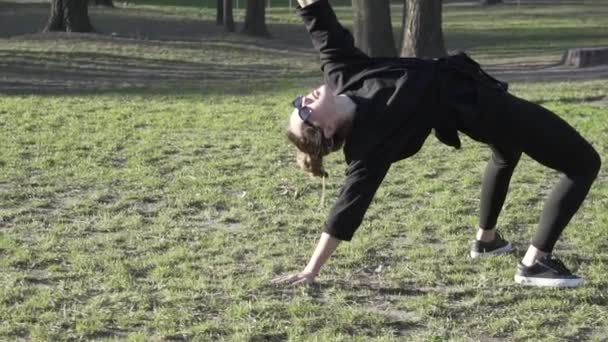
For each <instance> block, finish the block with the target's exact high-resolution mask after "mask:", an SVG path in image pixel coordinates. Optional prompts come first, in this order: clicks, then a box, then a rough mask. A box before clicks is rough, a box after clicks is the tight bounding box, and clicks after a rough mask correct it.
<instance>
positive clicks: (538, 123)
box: [457, 88, 601, 253]
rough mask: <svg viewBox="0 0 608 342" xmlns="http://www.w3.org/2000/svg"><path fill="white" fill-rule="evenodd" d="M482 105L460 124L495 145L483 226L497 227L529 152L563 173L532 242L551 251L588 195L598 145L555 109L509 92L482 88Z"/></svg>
mask: <svg viewBox="0 0 608 342" xmlns="http://www.w3.org/2000/svg"><path fill="white" fill-rule="evenodd" d="M478 92H479V94H478V95H479V99H480V102H479V107H478V108H477V109H478V111H477V110H475V111H474V113H471V112H467V113H465V112H460V113H458V114H457V117H458V129H459V130H460V131H461V132H463V133H465V134H466V135H468V136H470V137H471V138H473V139H474V140H477V141H481V142H484V143H486V144H488V145H490V147H491V148H492V152H493V154H492V157H491V159H490V161H489V162H488V166H487V168H486V171H485V174H484V177H483V183H482V190H481V208H480V222H479V226H480V227H481V228H482V229H492V228H494V227H495V226H496V220H497V218H498V215H499V214H500V210H501V209H502V205H503V203H504V201H505V197H506V195H507V190H508V187H509V181H510V180H511V175H512V174H513V170H514V169H515V166H516V165H517V162H518V161H519V158H520V156H521V153H522V152H523V153H525V154H527V155H528V156H530V157H531V158H532V159H534V160H536V161H537V162H539V163H541V164H542V165H545V166H547V167H550V168H552V169H554V170H557V171H560V172H561V173H562V176H561V178H560V180H559V182H558V183H557V184H556V185H555V187H554V188H553V191H552V192H551V194H550V195H549V198H548V199H547V201H546V203H545V206H544V209H543V212H542V215H541V218H540V223H539V226H538V231H537V232H536V235H535V236H534V238H533V239H532V245H534V246H535V247H536V248H538V249H540V250H541V251H544V252H548V253H550V252H551V251H552V250H553V247H554V246H555V243H556V242H557V240H558V239H559V236H560V235H561V233H562V231H563V230H564V228H565V227H566V225H567V224H568V222H569V221H570V219H571V218H572V216H574V214H575V213H576V211H577V210H578V208H579V207H580V206H581V203H582V202H583V200H584V199H585V197H586V196H587V193H588V192H589V188H590V187H591V184H592V183H593V181H594V180H595V178H596V176H597V173H598V171H599V169H600V165H601V161H600V157H599V155H598V153H597V152H596V151H595V150H594V149H593V147H592V146H591V145H590V144H589V143H588V142H587V141H586V140H585V139H584V138H583V137H582V136H581V135H580V134H579V133H578V132H577V131H576V130H575V129H574V128H572V127H571V126H570V125H569V124H568V123H566V122H565V121H564V120H562V119H561V118H560V117H558V116H557V115H555V114H554V113H553V112H551V111H549V110H547V109H545V108H543V107H541V106H539V105H537V104H534V103H531V102H529V101H526V100H523V99H520V98H518V97H516V96H513V95H511V94H509V93H507V92H501V91H497V90H494V89H489V88H478Z"/></svg>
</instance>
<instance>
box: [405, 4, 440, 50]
mask: <svg viewBox="0 0 608 342" xmlns="http://www.w3.org/2000/svg"><path fill="white" fill-rule="evenodd" d="M441 3H442V1H441V0H405V7H406V9H405V11H404V12H405V13H404V15H405V25H404V28H403V43H402V48H401V56H403V57H420V58H428V57H442V56H445V55H447V52H446V50H445V45H444V42H443V31H442V29H441V12H442V8H441Z"/></svg>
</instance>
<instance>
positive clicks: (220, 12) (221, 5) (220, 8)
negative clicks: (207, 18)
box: [215, 0, 224, 26]
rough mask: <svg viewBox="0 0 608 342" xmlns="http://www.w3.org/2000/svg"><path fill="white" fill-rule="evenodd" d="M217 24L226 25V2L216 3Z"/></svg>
mask: <svg viewBox="0 0 608 342" xmlns="http://www.w3.org/2000/svg"><path fill="white" fill-rule="evenodd" d="M216 8H217V10H216V12H215V13H216V14H215V24H216V25H218V26H219V25H224V0H217V1H216Z"/></svg>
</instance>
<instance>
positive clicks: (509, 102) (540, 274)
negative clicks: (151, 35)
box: [273, 0, 601, 287]
mask: <svg viewBox="0 0 608 342" xmlns="http://www.w3.org/2000/svg"><path fill="white" fill-rule="evenodd" d="M298 2H299V4H300V6H299V7H298V14H299V15H300V16H301V17H302V18H303V20H304V24H305V26H306V28H307V30H308V32H309V33H310V36H311V39H312V43H313V45H314V47H315V49H316V50H317V51H318V52H319V54H320V59H321V69H322V70H323V74H324V77H325V84H324V85H322V86H321V87H319V88H317V89H316V90H314V91H313V92H312V93H310V94H308V95H306V96H300V97H297V98H296V100H295V101H294V107H295V109H294V111H293V113H292V114H291V117H290V120H289V128H288V137H289V139H290V140H291V141H292V142H293V143H294V144H295V146H296V147H297V149H298V164H299V165H300V166H301V167H302V168H303V169H304V170H306V171H308V172H310V173H312V174H313V175H315V176H325V170H324V169H323V163H322V158H323V157H324V156H325V155H327V154H328V153H330V152H333V151H337V150H339V149H340V148H342V147H343V150H344V156H345V159H346V163H347V165H348V167H347V172H346V179H345V181H344V185H343V187H342V189H341V191H340V194H339V198H338V199H337V201H336V203H335V204H334V205H333V207H332V209H331V211H330V213H329V217H328V218H327V220H326V222H325V229H324V232H323V233H322V235H321V238H320V240H319V242H318V244H317V247H316V249H315V251H314V253H313V255H312V257H311V258H310V261H309V263H308V265H307V266H306V267H305V268H304V270H303V271H301V272H299V273H296V274H290V275H285V276H281V277H278V278H276V279H274V280H273V283H278V284H301V283H310V282H312V281H314V279H315V277H316V276H317V275H318V273H319V270H320V268H321V267H322V266H323V264H324V263H325V262H326V261H327V259H328V258H329V257H330V255H331V254H332V253H333V252H334V251H335V249H336V247H337V246H338V244H339V242H340V241H349V240H351V239H352V237H353V234H354V233H355V230H356V229H357V228H358V227H359V225H360V224H361V221H362V220H363V216H364V214H365V212H366V210H367V208H368V207H369V205H370V203H371V201H372V198H373V196H374V194H375V193H376V190H377V189H378V187H379V186H380V184H381V183H382V180H383V179H384V177H385V175H386V174H387V172H388V170H389V168H390V166H391V164H392V163H395V162H397V161H399V160H402V159H405V158H408V157H410V156H412V155H414V154H415V153H416V152H418V151H419V150H420V148H421V147H422V144H423V143H424V141H425V140H426V138H427V137H428V136H429V135H430V133H431V130H434V132H435V135H436V136H437V138H438V139H439V140H440V141H441V142H443V143H445V144H447V145H450V146H453V147H455V148H460V140H459V137H458V132H462V133H464V134H466V135H468V136H469V137H471V138H472V139H474V140H476V141H479V142H482V143H485V144H487V145H489V147H490V148H491V149H492V152H493V154H492V157H491V159H490V161H489V162H488V166H487V168H486V171H485V174H484V177H483V182H482V190H481V208H480V220H479V226H478V230H477V235H476V239H475V242H474V243H473V246H472V248H471V252H470V255H471V257H472V258H477V257H480V256H486V255H496V254H500V253H506V252H510V251H512V250H513V247H512V245H511V243H509V242H508V241H506V240H505V239H503V238H502V237H501V235H500V234H499V233H498V232H497V231H496V229H495V228H496V221H497V218H498V215H499V214H500V211H501V208H502V205H503V203H504V200H505V197H506V194H507V190H508V187H509V182H510V179H511V175H512V173H513V170H514V169H515V166H516V165H517V162H518V161H519V158H520V156H521V154H522V153H525V154H526V155H528V156H530V157H531V158H532V159H534V160H536V161H537V162H539V163H541V164H542V165H545V166H547V167H549V168H552V169H554V170H557V171H560V172H561V173H562V176H561V178H560V180H559V182H558V183H557V184H556V185H555V187H554V188H553V191H552V192H551V194H550V195H549V197H548V199H547V201H546V203H545V205H544V209H543V212H542V215H541V217H540V222H539V225H538V229H537V232H536V234H535V236H534V238H533V239H532V241H531V244H530V246H529V248H528V250H527V252H526V254H525V255H524V258H523V259H522V260H521V261H520V262H519V263H518V265H517V268H516V271H515V281H516V282H517V283H520V284H525V285H534V286H564V287H566V286H567V287H574V286H579V285H581V284H582V283H583V279H582V278H581V277H579V276H577V275H574V274H572V273H571V272H570V271H569V270H568V268H567V267H566V266H565V265H564V264H563V263H562V262H561V261H560V260H559V259H557V258H555V257H554V256H552V254H551V253H552V251H553V247H554V246H555V243H556V242H557V240H558V239H559V237H560V234H561V233H562V231H563V230H564V228H565V227H566V225H567V224H568V222H569V221H570V219H571V218H572V216H573V215H574V214H575V213H576V211H577V210H578V208H579V207H580V205H581V203H582V202H583V200H584V199H585V197H586V195H587V193H588V191H589V188H590V187H591V184H592V183H593V181H594V180H595V178H596V176H597V173H598V171H599V169H600V163H601V162H600V157H599V155H598V154H597V152H596V151H595V150H594V149H593V147H592V146H591V145H590V144H589V143H588V142H587V141H586V140H585V139H584V138H583V137H581V135H580V134H579V133H577V132H576V130H574V128H572V127H571V126H570V125H568V124H567V123H566V122H565V121H563V120H562V119H560V118H559V117H558V116H557V115H555V114H554V113H552V112H550V111H549V110H547V109H545V108H543V107H541V106H539V105H536V104H533V103H531V102H528V101H526V100H523V99H520V98H517V97H515V96H513V95H511V94H509V93H508V92H507V85H506V84H505V83H503V82H500V81H498V80H496V79H494V78H492V77H491V76H489V75H488V74H486V73H485V72H484V71H483V70H482V69H481V68H480V66H479V64H477V63H476V62H475V61H473V60H472V59H470V58H469V57H468V56H467V55H465V54H458V55H454V56H450V57H446V58H441V59H433V60H424V59H417V58H370V57H368V56H366V55H365V54H364V53H363V52H361V51H360V50H358V49H357V48H356V47H355V46H354V40H353V37H352V35H351V34H350V33H349V32H348V31H347V30H345V29H344V28H343V27H342V26H341V25H340V23H339V22H338V20H337V18H336V15H335V13H334V11H333V9H332V8H331V6H330V4H329V2H328V0H298Z"/></svg>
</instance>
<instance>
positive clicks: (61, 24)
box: [44, 0, 93, 32]
mask: <svg viewBox="0 0 608 342" xmlns="http://www.w3.org/2000/svg"><path fill="white" fill-rule="evenodd" d="M88 5H89V4H88V1H87V0H53V1H52V3H51V15H50V17H49V20H48V22H47V24H46V27H45V28H44V31H47V32H48V31H65V32H91V31H93V26H92V25H91V22H90V21H89V11H88Z"/></svg>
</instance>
